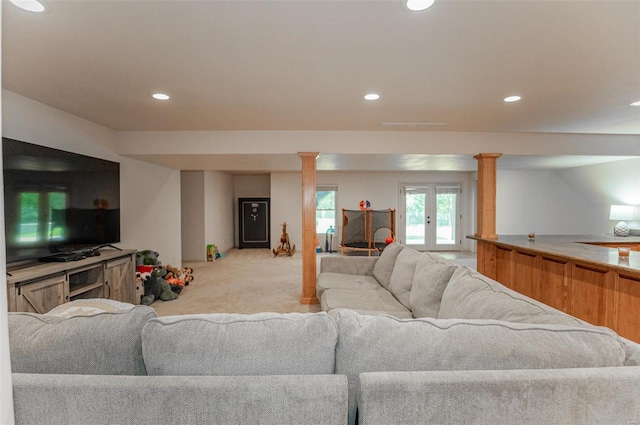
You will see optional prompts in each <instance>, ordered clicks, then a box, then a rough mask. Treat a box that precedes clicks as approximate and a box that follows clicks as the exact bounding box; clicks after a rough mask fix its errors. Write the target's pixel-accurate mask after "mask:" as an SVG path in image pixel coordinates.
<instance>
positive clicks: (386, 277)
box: [373, 242, 404, 289]
mask: <svg viewBox="0 0 640 425" xmlns="http://www.w3.org/2000/svg"><path fill="white" fill-rule="evenodd" d="M403 249H404V245H401V244H399V243H397V242H393V243H390V244H389V245H387V246H386V247H385V248H384V250H383V251H382V254H380V257H379V258H378V261H376V264H375V266H373V277H375V278H376V280H377V281H378V283H379V284H380V285H382V287H383V288H385V289H389V284H390V283H391V273H393V266H394V265H395V263H396V258H397V257H398V254H400V251H402V250H403Z"/></svg>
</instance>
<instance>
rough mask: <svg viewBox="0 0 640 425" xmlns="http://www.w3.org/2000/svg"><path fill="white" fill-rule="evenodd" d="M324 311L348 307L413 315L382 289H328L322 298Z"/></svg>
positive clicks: (400, 315)
mask: <svg viewBox="0 0 640 425" xmlns="http://www.w3.org/2000/svg"><path fill="white" fill-rule="evenodd" d="M320 307H321V308H322V310H323V311H329V310H333V309H336V308H348V309H349V310H356V311H361V312H363V314H364V312H365V311H366V312H367V313H366V314H373V313H377V314H389V315H391V316H395V317H403V318H410V317H413V316H412V314H411V311H410V310H409V309H407V308H406V307H405V306H403V305H402V304H400V302H399V301H398V300H396V299H395V298H394V296H393V295H391V292H389V291H387V290H384V289H380V290H375V289H328V290H326V291H324V293H323V294H322V297H321V298H320Z"/></svg>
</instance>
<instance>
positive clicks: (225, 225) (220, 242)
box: [201, 171, 236, 260]
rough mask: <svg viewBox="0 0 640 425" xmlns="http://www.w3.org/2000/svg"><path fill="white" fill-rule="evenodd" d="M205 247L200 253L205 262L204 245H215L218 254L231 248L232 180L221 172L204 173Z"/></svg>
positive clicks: (233, 201)
mask: <svg viewBox="0 0 640 425" xmlns="http://www.w3.org/2000/svg"><path fill="white" fill-rule="evenodd" d="M204 180H205V184H204V197H205V240H204V243H205V246H203V247H202V249H201V252H202V254H203V255H204V258H203V259H204V260H206V252H205V250H206V245H207V244H211V243H213V244H215V245H216V246H217V248H218V250H219V251H220V252H224V251H228V250H229V249H231V248H232V247H233V243H234V242H233V236H234V214H233V212H234V204H235V203H236V202H235V199H234V183H233V182H234V178H233V176H232V175H231V174H229V173H224V172H221V171H206V172H205V173H204Z"/></svg>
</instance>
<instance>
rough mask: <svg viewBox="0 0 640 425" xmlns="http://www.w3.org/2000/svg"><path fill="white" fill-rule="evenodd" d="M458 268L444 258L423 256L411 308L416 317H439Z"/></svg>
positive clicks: (413, 288) (417, 272)
mask: <svg viewBox="0 0 640 425" xmlns="http://www.w3.org/2000/svg"><path fill="white" fill-rule="evenodd" d="M455 270H456V266H455V265H454V264H453V263H451V262H449V261H448V260H446V259H445V258H444V257H440V256H437V257H436V256H432V255H430V254H429V253H425V254H424V255H421V256H420V258H419V259H418V263H417V264H416V271H415V275H414V277H413V286H412V287H411V294H410V296H409V308H410V309H411V311H412V312H413V315H414V317H438V312H439V311H440V302H441V301H442V294H443V293H444V290H445V288H446V287H447V284H448V283H449V280H450V279H451V276H452V275H453V272H454V271H455Z"/></svg>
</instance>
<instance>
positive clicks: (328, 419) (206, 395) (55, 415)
mask: <svg viewBox="0 0 640 425" xmlns="http://www.w3.org/2000/svg"><path fill="white" fill-rule="evenodd" d="M13 397H14V406H15V421H16V425H20V424H45V425H46V424H99V423H107V422H108V423H112V424H129V423H131V424H134V423H135V424H149V425H161V424H176V423H185V424H187V423H190V424H219V425H228V424H239V423H246V424H258V423H263V424H291V425H294V424H295V425H298V424H301V423H308V424H327V425H329V424H332V425H338V424H340V425H344V424H345V423H346V421H347V379H346V377H345V376H342V375H299V376H273V375H272V376H115V375H102V376H98V375H43V374H19V373H16V374H13Z"/></svg>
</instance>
